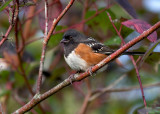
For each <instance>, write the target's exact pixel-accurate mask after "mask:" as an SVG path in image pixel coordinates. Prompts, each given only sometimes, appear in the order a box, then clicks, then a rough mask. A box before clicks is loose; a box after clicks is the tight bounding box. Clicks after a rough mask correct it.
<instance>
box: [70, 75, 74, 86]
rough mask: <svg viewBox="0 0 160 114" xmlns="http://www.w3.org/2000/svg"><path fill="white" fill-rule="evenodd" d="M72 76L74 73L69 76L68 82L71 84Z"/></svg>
mask: <svg viewBox="0 0 160 114" xmlns="http://www.w3.org/2000/svg"><path fill="white" fill-rule="evenodd" d="M73 78H74V74H71V75H70V76H69V81H70V83H71V84H72V79H73Z"/></svg>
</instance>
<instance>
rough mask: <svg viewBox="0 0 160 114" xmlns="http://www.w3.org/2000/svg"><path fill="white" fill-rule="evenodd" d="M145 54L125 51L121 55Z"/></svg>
mask: <svg viewBox="0 0 160 114" xmlns="http://www.w3.org/2000/svg"><path fill="white" fill-rule="evenodd" d="M144 54H145V52H136V51H135V52H134V51H133V52H132V51H126V52H124V53H122V55H144Z"/></svg>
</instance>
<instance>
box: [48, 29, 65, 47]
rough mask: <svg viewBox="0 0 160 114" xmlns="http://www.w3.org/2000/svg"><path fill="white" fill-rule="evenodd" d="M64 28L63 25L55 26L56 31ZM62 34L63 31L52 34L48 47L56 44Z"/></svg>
mask: <svg viewBox="0 0 160 114" xmlns="http://www.w3.org/2000/svg"><path fill="white" fill-rule="evenodd" d="M64 28H65V27H63V26H57V27H56V31H60V30H62V29H64ZM62 36H63V33H58V34H54V35H52V36H51V38H50V40H49V42H48V46H49V47H54V46H57V45H58V44H59V42H60V40H61V39H62Z"/></svg>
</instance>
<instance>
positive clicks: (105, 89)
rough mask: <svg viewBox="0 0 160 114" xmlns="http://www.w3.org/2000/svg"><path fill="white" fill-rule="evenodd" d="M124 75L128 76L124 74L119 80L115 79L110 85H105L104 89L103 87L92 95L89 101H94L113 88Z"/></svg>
mask: <svg viewBox="0 0 160 114" xmlns="http://www.w3.org/2000/svg"><path fill="white" fill-rule="evenodd" d="M124 77H126V75H122V76H120V77H119V78H118V79H117V80H115V81H114V82H113V83H112V84H110V85H109V86H108V87H105V88H103V89H101V91H100V92H99V93H97V94H94V95H92V96H91V97H90V99H88V101H93V100H94V99H96V98H98V97H100V96H101V95H103V94H104V93H106V91H108V90H110V89H112V88H113V87H114V86H115V85H117V84H118V83H119V82H120V81H121V80H122V79H123V78H124Z"/></svg>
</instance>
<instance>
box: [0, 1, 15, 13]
mask: <svg viewBox="0 0 160 114" xmlns="http://www.w3.org/2000/svg"><path fill="white" fill-rule="evenodd" d="M11 1H12V0H8V1H6V2H5V4H3V5H2V6H1V7H0V12H1V11H3V10H4V9H5V8H6V7H7V6H8V4H9V3H10V2H11Z"/></svg>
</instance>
